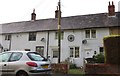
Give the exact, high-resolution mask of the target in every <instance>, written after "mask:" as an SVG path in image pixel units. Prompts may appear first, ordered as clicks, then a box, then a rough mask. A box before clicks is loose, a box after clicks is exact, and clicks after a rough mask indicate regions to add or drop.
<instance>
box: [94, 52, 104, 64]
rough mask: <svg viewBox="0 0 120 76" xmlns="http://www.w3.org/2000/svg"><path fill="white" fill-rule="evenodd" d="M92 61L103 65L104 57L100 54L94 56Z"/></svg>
mask: <svg viewBox="0 0 120 76" xmlns="http://www.w3.org/2000/svg"><path fill="white" fill-rule="evenodd" d="M93 59H94V62H95V63H104V62H105V57H104V55H103V54H101V53H100V54H97V55H96V56H94V57H93Z"/></svg>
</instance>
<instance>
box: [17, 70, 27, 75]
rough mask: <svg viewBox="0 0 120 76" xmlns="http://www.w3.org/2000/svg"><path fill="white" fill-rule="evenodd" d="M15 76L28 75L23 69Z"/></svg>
mask: <svg viewBox="0 0 120 76" xmlns="http://www.w3.org/2000/svg"><path fill="white" fill-rule="evenodd" d="M16 76H28V74H27V73H26V72H24V71H19V72H18V73H17V74H16Z"/></svg>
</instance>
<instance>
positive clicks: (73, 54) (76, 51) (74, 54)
mask: <svg viewBox="0 0 120 76" xmlns="http://www.w3.org/2000/svg"><path fill="white" fill-rule="evenodd" d="M79 49H80V48H79V47H70V57H74V58H78V57H80V51H79Z"/></svg>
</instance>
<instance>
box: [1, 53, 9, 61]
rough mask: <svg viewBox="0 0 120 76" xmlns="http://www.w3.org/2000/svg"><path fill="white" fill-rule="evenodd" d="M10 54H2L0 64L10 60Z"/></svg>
mask: <svg viewBox="0 0 120 76" xmlns="http://www.w3.org/2000/svg"><path fill="white" fill-rule="evenodd" d="M10 55H11V53H4V54H2V62H7V61H8V59H9V58H10Z"/></svg>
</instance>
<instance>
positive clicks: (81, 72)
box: [68, 69, 84, 74]
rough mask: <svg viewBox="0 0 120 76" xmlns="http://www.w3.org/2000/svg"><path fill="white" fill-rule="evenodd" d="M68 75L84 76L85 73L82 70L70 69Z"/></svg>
mask: <svg viewBox="0 0 120 76" xmlns="http://www.w3.org/2000/svg"><path fill="white" fill-rule="evenodd" d="M68 74H84V71H82V70H81V69H69V70H68Z"/></svg>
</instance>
